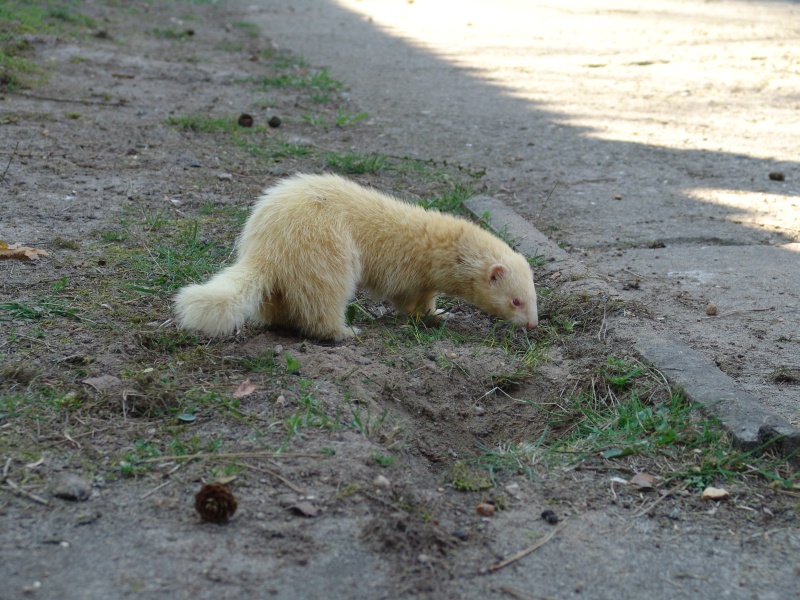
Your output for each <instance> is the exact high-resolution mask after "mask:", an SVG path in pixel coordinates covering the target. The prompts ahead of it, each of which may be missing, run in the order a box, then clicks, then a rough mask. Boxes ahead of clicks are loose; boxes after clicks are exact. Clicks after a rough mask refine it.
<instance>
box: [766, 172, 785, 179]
mask: <svg viewBox="0 0 800 600" xmlns="http://www.w3.org/2000/svg"><path fill="white" fill-rule="evenodd" d="M769 178H770V179H771V180H772V181H784V180H785V179H786V175H785V174H783V173H782V172H780V171H773V172H772V173H770V174H769Z"/></svg>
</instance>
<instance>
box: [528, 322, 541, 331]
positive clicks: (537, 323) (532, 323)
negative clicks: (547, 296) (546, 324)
mask: <svg viewBox="0 0 800 600" xmlns="http://www.w3.org/2000/svg"><path fill="white" fill-rule="evenodd" d="M538 326H539V322H538V321H528V322H527V323H525V329H536V328H537V327H538Z"/></svg>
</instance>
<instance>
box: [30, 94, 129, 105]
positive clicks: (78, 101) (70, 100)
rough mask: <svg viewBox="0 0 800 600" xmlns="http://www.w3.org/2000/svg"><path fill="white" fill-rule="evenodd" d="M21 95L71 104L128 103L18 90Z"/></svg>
mask: <svg viewBox="0 0 800 600" xmlns="http://www.w3.org/2000/svg"><path fill="white" fill-rule="evenodd" d="M17 95H19V96H25V97H27V98H34V99H35V100H47V101H48V102H66V103H69V104H90V105H98V106H125V105H126V104H127V103H126V102H125V101H123V100H118V101H117V102H101V101H100V100H81V99H80V98H56V97H55V96H43V95H41V94H30V93H27V92H17Z"/></svg>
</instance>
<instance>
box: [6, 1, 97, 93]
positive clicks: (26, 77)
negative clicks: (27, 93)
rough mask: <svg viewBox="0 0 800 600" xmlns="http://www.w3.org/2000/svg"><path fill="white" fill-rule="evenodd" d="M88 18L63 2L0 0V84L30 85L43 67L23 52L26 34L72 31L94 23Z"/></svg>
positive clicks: (27, 46)
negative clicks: (4, 0) (7, 0)
mask: <svg viewBox="0 0 800 600" xmlns="http://www.w3.org/2000/svg"><path fill="white" fill-rule="evenodd" d="M95 25H96V24H95V22H94V20H92V19H91V18H89V17H87V16H85V15H83V14H81V13H79V12H77V11H75V10H74V9H73V8H72V7H71V6H69V5H68V4H66V3H56V2H45V1H38V2H37V1H30V2H19V1H13V0H12V1H9V2H2V3H0V88H6V89H16V88H18V87H25V86H29V85H34V84H35V83H37V80H38V79H40V78H41V75H42V73H43V72H44V71H43V69H42V68H41V67H40V66H39V65H37V64H36V63H35V62H34V61H33V60H29V59H28V58H26V57H25V56H24V55H25V54H26V53H28V52H29V51H30V49H31V47H30V43H29V42H28V41H27V40H25V39H23V37H22V36H24V35H27V34H40V35H41V34H44V35H65V34H66V35H72V34H77V33H80V32H83V31H85V30H87V29H89V28H92V27H95Z"/></svg>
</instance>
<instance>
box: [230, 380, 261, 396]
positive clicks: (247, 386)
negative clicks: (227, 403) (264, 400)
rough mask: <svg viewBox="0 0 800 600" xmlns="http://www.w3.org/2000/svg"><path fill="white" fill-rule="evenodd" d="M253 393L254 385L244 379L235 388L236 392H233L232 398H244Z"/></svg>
mask: <svg viewBox="0 0 800 600" xmlns="http://www.w3.org/2000/svg"><path fill="white" fill-rule="evenodd" d="M255 391H256V386H255V384H254V383H253V382H252V381H250V380H249V379H245V380H244V381H243V382H242V383H240V384H239V387H238V388H236V391H235V392H233V397H234V398H244V397H245V396H249V395H250V394H252V393H253V392H255Z"/></svg>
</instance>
